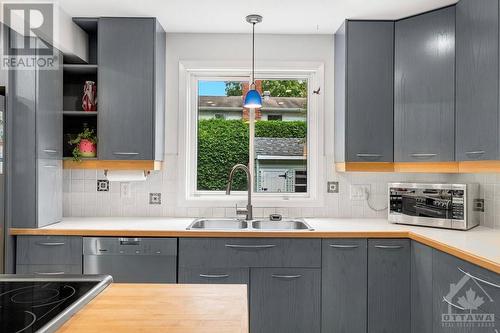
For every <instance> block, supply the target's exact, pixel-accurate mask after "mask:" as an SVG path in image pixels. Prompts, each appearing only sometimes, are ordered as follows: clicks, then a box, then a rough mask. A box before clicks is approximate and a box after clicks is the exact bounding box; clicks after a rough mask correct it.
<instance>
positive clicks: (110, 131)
mask: <svg viewBox="0 0 500 333" xmlns="http://www.w3.org/2000/svg"><path fill="white" fill-rule="evenodd" d="M97 43H98V55H97V59H98V80H99V86H98V89H99V96H98V103H99V104H98V108H99V111H98V116H97V117H98V118H97V127H98V128H97V132H98V138H99V141H98V149H97V151H98V159H99V160H157V161H158V160H163V147H164V124H163V119H164V112H165V99H164V95H165V31H164V30H163V28H162V27H161V26H160V24H159V23H158V22H157V21H156V19H154V18H109V17H105V18H100V19H99V26H98V37H97Z"/></svg>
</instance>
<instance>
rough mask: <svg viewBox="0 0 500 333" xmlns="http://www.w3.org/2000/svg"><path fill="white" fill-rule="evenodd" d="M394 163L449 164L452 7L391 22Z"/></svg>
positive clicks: (452, 138)
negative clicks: (443, 162)
mask: <svg viewBox="0 0 500 333" xmlns="http://www.w3.org/2000/svg"><path fill="white" fill-rule="evenodd" d="M394 64H395V67H394V73H395V75H394V160H395V161H396V162H426V161H427V162H428V161H453V160H454V159H455V131H454V128H455V7H454V6H453V7H446V8H443V9H439V10H435V11H431V12H428V13H425V14H421V15H417V16H413V17H410V18H407V19H403V20H400V21H397V22H396V24H395V59H394Z"/></svg>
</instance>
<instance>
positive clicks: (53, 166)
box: [43, 164, 57, 169]
mask: <svg viewBox="0 0 500 333" xmlns="http://www.w3.org/2000/svg"><path fill="white" fill-rule="evenodd" d="M43 167H44V168H48V169H54V168H57V165H50V164H47V165H44V166H43Z"/></svg>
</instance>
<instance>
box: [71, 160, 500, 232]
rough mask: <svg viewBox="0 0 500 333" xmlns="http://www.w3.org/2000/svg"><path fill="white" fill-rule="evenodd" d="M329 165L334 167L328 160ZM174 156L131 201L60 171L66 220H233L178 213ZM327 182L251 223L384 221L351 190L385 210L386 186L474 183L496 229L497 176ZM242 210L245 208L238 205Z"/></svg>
mask: <svg viewBox="0 0 500 333" xmlns="http://www.w3.org/2000/svg"><path fill="white" fill-rule="evenodd" d="M327 160H329V162H328V163H327V164H329V165H333V161H332V159H331V158H327ZM176 166H177V155H167V156H166V157H165V163H164V170H162V171H154V172H151V174H150V175H149V176H148V178H147V180H146V181H145V182H134V183H132V184H131V187H130V189H131V197H130V198H122V197H121V196H120V183H115V182H110V190H109V192H97V184H96V180H97V179H104V171H103V170H78V169H73V170H64V182H63V183H64V184H63V185H64V200H63V207H64V209H63V213H64V216H175V217H193V218H195V217H235V216H236V212H235V208H234V204H233V203H226V202H224V203H222V204H221V206H220V207H209V208H207V207H196V206H190V207H181V206H179V204H178V202H179V200H178V194H177V186H178V183H177V179H176V177H177V170H176ZM327 180H329V181H338V182H339V193H326V186H321V188H322V189H323V188H324V193H322V194H321V195H322V199H323V200H322V201H323V204H322V205H320V206H318V207H309V206H307V207H306V206H303V207H301V206H297V207H285V208H274V207H264V206H262V205H258V204H257V205H256V206H255V207H254V216H255V217H265V216H268V215H269V214H272V213H279V214H282V215H284V216H288V217H382V218H383V217H385V216H386V215H387V211H386V210H383V211H374V210H372V209H370V207H369V206H368V204H367V203H366V201H363V200H351V199H350V185H351V184H368V185H370V188H371V192H370V204H371V206H372V207H374V208H376V209H381V208H384V207H386V206H387V194H386V192H387V183H389V182H397V181H401V182H405V181H415V182H434V183H436V182H459V183H467V182H478V183H480V189H481V194H482V196H483V197H484V199H485V212H484V213H483V214H482V216H481V223H482V224H483V225H485V226H491V227H496V228H499V229H500V174H498V175H497V174H464V175H446V174H396V173H337V172H335V170H334V168H333V167H331V168H328V172H327ZM150 192H154V193H161V195H162V203H161V205H150V204H149V193H150ZM238 204H239V205H241V206H243V202H239V203H238Z"/></svg>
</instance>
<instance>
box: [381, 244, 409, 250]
mask: <svg viewBox="0 0 500 333" xmlns="http://www.w3.org/2000/svg"><path fill="white" fill-rule="evenodd" d="M375 247H376V248H377V249H383V250H396V249H402V248H403V247H402V246H401V245H375Z"/></svg>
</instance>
